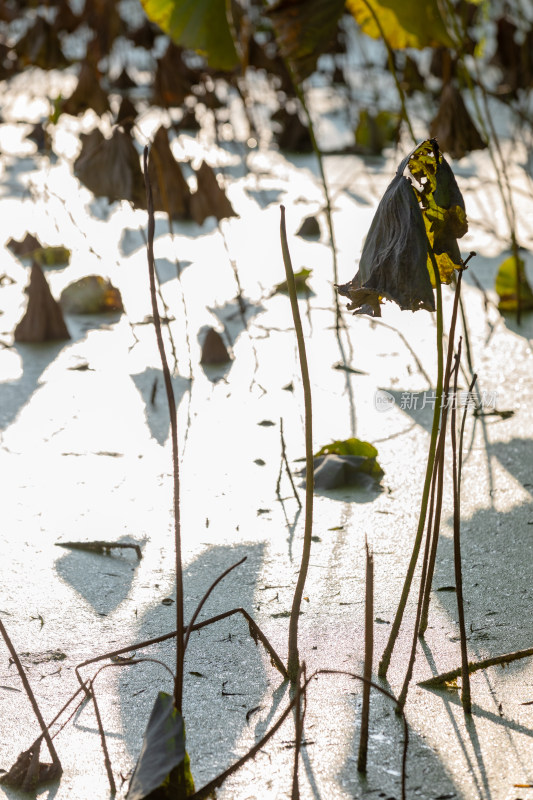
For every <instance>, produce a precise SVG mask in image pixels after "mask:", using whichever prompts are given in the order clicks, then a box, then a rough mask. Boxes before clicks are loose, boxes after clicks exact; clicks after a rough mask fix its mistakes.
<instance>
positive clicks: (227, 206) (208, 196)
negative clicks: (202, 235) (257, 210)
mask: <svg viewBox="0 0 533 800" xmlns="http://www.w3.org/2000/svg"><path fill="white" fill-rule="evenodd" d="M196 179H197V181H198V188H197V190H196V192H195V193H194V194H193V196H192V197H191V216H192V218H193V220H194V221H195V222H196V223H198V225H202V224H203V222H204V220H205V219H206V217H211V216H213V217H216V218H217V219H218V220H221V219H226V218H227V217H237V216H238V214H237V213H236V212H235V211H234V210H233V206H232V205H231V203H230V201H229V200H228V198H227V197H226V193H225V191H224V189H222V188H221V187H220V186H219V185H218V181H217V176H216V175H215V173H214V171H213V170H212V168H211V167H210V166H209V165H208V164H206V163H205V161H202V163H201V165H200V169H198V170H197V172H196Z"/></svg>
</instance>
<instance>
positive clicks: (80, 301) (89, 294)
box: [60, 275, 124, 314]
mask: <svg viewBox="0 0 533 800" xmlns="http://www.w3.org/2000/svg"><path fill="white" fill-rule="evenodd" d="M60 303H61V306H62V308H63V310H64V311H66V312H67V314H102V313H105V312H107V311H119V312H122V311H124V306H123V305H122V297H121V295H120V292H119V290H118V289H117V288H116V287H115V286H113V284H112V283H111V281H108V280H106V279H105V278H102V277H101V276H100V275H87V276H86V277H85V278H80V280H78V281H74V283H70V284H69V285H68V286H67V287H66V288H65V289H63V291H62V292H61V297H60Z"/></svg>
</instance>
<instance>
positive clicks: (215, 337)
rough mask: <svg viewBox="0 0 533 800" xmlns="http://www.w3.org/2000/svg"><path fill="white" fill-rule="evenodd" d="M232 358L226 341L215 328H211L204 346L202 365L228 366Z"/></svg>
mask: <svg viewBox="0 0 533 800" xmlns="http://www.w3.org/2000/svg"><path fill="white" fill-rule="evenodd" d="M230 361H231V356H230V354H229V353H228V349H227V347H226V345H225V344H224V339H223V338H222V336H221V335H220V333H218V331H216V330H215V329H214V328H209V330H208V331H207V333H206V335H205V339H204V343H203V345H202V356H201V358H200V363H201V364H227V363H228V362H230Z"/></svg>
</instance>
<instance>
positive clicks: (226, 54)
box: [141, 0, 239, 70]
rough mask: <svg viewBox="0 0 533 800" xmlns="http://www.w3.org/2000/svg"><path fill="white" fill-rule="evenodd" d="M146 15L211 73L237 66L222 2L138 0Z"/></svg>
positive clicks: (215, 0) (207, 0) (237, 59)
mask: <svg viewBox="0 0 533 800" xmlns="http://www.w3.org/2000/svg"><path fill="white" fill-rule="evenodd" d="M141 3H142V6H143V8H144V10H145V12H146V15H147V16H148V18H149V19H151V20H152V22H155V23H156V25H159V27H160V28H161V30H162V31H164V32H165V33H166V34H168V35H169V36H170V38H171V39H172V41H174V42H175V43H176V44H179V45H181V46H182V47H186V48H189V49H190V50H196V52H197V53H200V54H201V55H203V56H205V58H206V59H207V61H208V63H209V64H210V66H212V67H214V68H215V69H224V70H232V69H235V67H237V66H238V65H239V58H238V56H237V50H236V49H235V44H234V42H233V38H232V36H231V32H230V27H229V23H228V18H227V16H226V0H141Z"/></svg>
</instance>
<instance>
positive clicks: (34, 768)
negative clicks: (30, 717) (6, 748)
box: [0, 736, 63, 792]
mask: <svg viewBox="0 0 533 800" xmlns="http://www.w3.org/2000/svg"><path fill="white" fill-rule="evenodd" d="M42 740H43V737H42V736H39V738H38V739H37V740H36V741H35V742H34V743H33V744H32V745H31V747H29V748H28V749H27V750H24V751H23V752H22V753H20V755H19V756H18V758H17V760H16V761H15V763H14V764H13V766H12V767H11V769H10V770H9V771H8V772H6V773H5V775H1V776H0V783H1V784H4V786H12V787H15V788H20V789H22V791H23V792H34V791H35V790H36V789H37V787H39V786H41V785H42V784H44V783H48V782H49V781H53V780H56V779H57V778H59V777H60V776H61V773H62V771H63V770H62V767H61V764H60V763H57V762H53V763H51V764H50V763H45V762H42V761H41V760H40V758H39V753H40V749H41V744H42Z"/></svg>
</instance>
